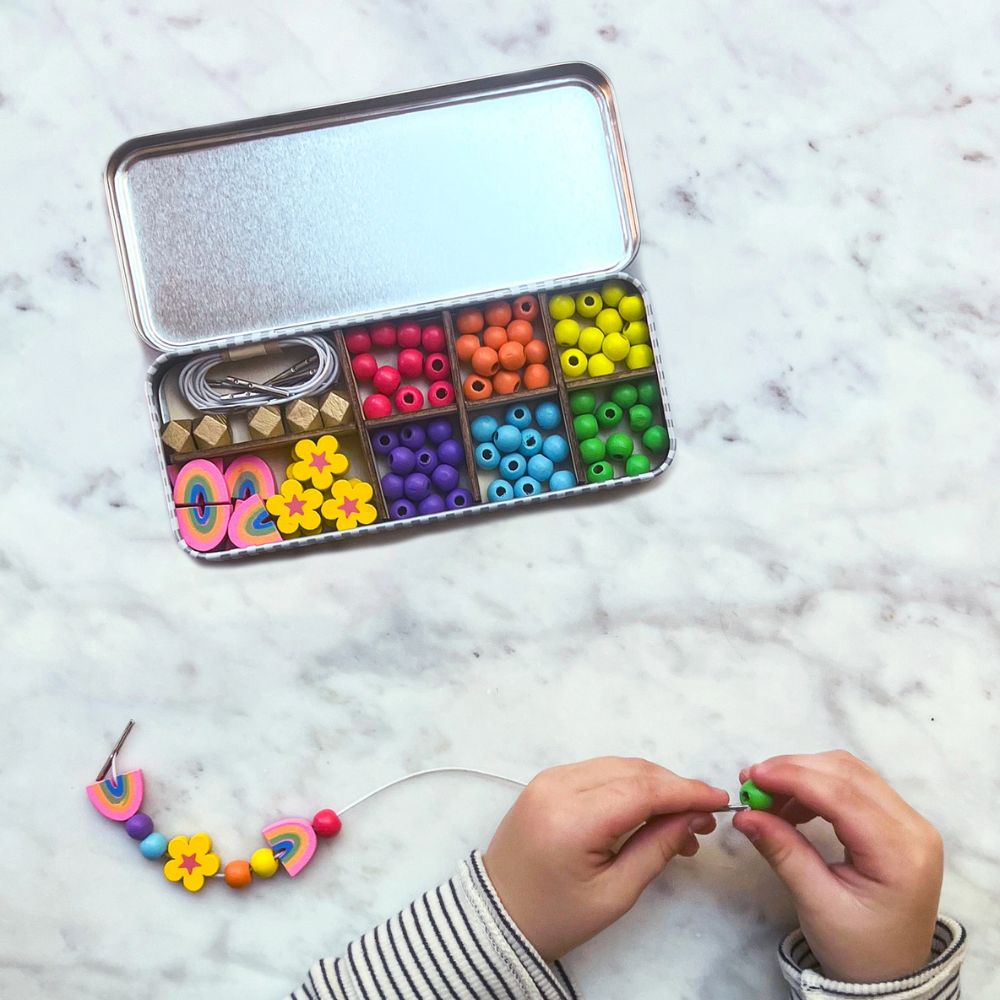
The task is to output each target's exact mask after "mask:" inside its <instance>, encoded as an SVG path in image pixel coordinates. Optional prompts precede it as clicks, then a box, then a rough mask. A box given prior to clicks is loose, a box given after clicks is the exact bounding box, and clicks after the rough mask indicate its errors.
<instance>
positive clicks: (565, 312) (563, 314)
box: [549, 295, 576, 320]
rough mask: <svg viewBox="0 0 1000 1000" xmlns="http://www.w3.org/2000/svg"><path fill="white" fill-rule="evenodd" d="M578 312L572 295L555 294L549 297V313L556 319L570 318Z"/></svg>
mask: <svg viewBox="0 0 1000 1000" xmlns="http://www.w3.org/2000/svg"><path fill="white" fill-rule="evenodd" d="M575 312H576V303H575V302H574V301H573V296H572V295H553V296H552V298H551V299H549V315H550V316H551V317H552V318H553V319H555V320H560V319H569V318H570V316H572V315H573V313H575Z"/></svg>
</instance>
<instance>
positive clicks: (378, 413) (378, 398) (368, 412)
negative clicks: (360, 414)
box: [361, 392, 392, 420]
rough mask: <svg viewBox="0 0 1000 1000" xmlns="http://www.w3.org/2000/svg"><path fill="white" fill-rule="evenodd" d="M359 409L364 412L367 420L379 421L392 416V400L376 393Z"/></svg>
mask: <svg viewBox="0 0 1000 1000" xmlns="http://www.w3.org/2000/svg"><path fill="white" fill-rule="evenodd" d="M361 409H362V410H364V411H365V416H366V417H367V418H368V419H369V420H379V419H381V418H382V417H388V416H390V415H391V414H392V400H391V399H390V398H389V397H388V396H383V395H382V393H380V392H376V393H374V394H373V395H371V396H369V397H368V398H367V399H366V400H365V401H364V402H363V403H362V404H361Z"/></svg>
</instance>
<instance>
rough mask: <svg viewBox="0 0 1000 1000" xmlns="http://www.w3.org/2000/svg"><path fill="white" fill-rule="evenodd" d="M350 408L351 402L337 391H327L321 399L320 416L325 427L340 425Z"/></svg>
mask: <svg viewBox="0 0 1000 1000" xmlns="http://www.w3.org/2000/svg"><path fill="white" fill-rule="evenodd" d="M350 409H351V404H350V403H349V402H348V401H347V400H346V399H344V397H343V396H339V395H337V393H335V392H328V393H326V394H325V395H324V396H323V397H322V398H321V399H320V401H319V416H320V420H322V421H323V426H324V427H339V426H340V425H341V424H342V423H343V422H344V421H345V420H346V419H347V414H348V412H349V411H350Z"/></svg>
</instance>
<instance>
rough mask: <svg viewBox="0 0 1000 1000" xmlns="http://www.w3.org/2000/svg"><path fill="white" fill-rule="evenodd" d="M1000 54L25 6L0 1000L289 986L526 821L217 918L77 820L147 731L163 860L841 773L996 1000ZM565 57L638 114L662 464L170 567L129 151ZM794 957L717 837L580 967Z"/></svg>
mask: <svg viewBox="0 0 1000 1000" xmlns="http://www.w3.org/2000/svg"><path fill="white" fill-rule="evenodd" d="M998 33H1000V23H998V21H997V17H996V12H995V9H994V7H993V5H991V4H988V3H986V2H972V3H965V4H961V5H954V4H945V3H943V2H941V0H933V2H924V3H921V4H919V5H914V4H909V3H904V2H903V0H873V2H871V3H865V4H828V3H809V4H803V3H794V2H790V0H789V2H784V3H779V4H772V5H767V6H766V7H765V6H761V5H756V6H755V5H747V4H743V3H738V2H735V0H717V2H716V0H713V2H708V3H694V2H683V3H677V4H670V5H666V4H660V3H653V2H641V0H638V2H633V3H631V4H627V5H626V4H614V3H588V4H571V3H568V2H562V3H547V2H541V3H525V2H520V0H513V2H510V3H506V4H503V5H488V6H487V5H483V6H482V7H481V8H478V9H470V10H466V9H465V8H462V12H461V13H459V5H455V4H451V3H443V2H441V0H430V2H427V3H420V4H395V3H387V2H383V0H354V2H351V3H348V4H326V5H306V4H301V5H298V4H287V5H280V10H279V6H278V5H268V4H245V3H241V4H236V3H219V4H211V5H209V4H200V3H198V2H196V0H193V2H189V3H187V4H183V3H180V2H179V0H167V2H153V3H149V4H142V5H139V4H133V5H131V6H123V5H104V4H96V3H86V2H83V3H72V4H71V3H66V2H62V0H56V2H54V3H51V4H48V5H45V6H42V7H39V6H37V5H34V4H27V3H9V4H6V5H4V6H3V8H2V10H0V37H2V38H3V39H4V40H5V42H6V44H5V46H4V58H3V60H2V66H0V123H2V134H3V153H2V156H0V199H2V205H3V218H4V222H5V237H6V238H5V239H4V240H3V242H2V244H0V315H2V316H3V325H2V328H3V336H4V340H3V354H2V357H3V363H2V366H0V399H2V400H3V410H2V412H3V419H2V420H0V459H2V468H3V475H2V477H0V495H2V497H3V512H4V517H3V519H2V522H0V663H2V671H3V682H4V683H3V695H2V707H0V726H2V735H3V747H4V750H5V753H4V755H3V762H2V763H0V769H2V779H3V780H2V787H3V789H4V792H3V800H2V801H3V806H4V810H3V811H4V820H3V822H2V824H0V844H2V846H3V849H4V855H5V858H6V864H5V872H4V878H3V889H2V890H0V898H2V901H3V904H2V905H0V993H2V994H3V995H4V996H17V997H25V998H32V997H42V996H46V997H66V998H68V997H74V998H86V1000H90V998H95V1000H97V998H100V1000H117V998H124V997H131V996H134V995H136V994H141V995H144V996H147V997H150V998H170V1000H189V998H190V1000H195V998H199V1000H200V998H203V997H205V996H209V995H211V993H212V991H213V990H216V989H218V990H219V991H220V995H223V996H245V997H273V996H278V995H280V994H281V993H283V992H284V991H285V990H286V989H288V988H289V987H290V986H291V985H292V984H293V983H294V982H295V981H296V980H297V978H298V977H300V976H301V975H302V974H303V973H304V971H305V969H306V968H307V966H308V965H309V963H310V962H311V961H312V960H313V959H314V958H315V957H317V956H319V955H321V954H328V953H331V952H332V951H335V950H336V949H337V948H338V947H339V946H340V944H342V943H343V942H344V941H345V940H347V938H348V937H349V936H350V935H352V934H354V933H356V932H359V931H361V930H363V929H365V928H366V927H368V926H370V925H371V924H372V923H374V922H375V921H377V920H378V919H379V918H381V917H383V916H384V915H386V914H387V913H388V912H389V911H390V910H392V909H393V908H394V907H396V906H399V905H400V904H402V903H405V902H406V901H407V900H408V899H409V898H410V897H411V896H412V895H413V894H415V893H417V892H418V891H420V890H422V889H424V888H426V887H427V886H428V885H429V884H431V883H432V882H433V881H434V880H437V879H439V878H442V877H444V876H446V875H447V874H449V872H450V870H451V868H452V865H453V862H454V861H455V859H457V858H458V857H459V856H461V855H462V854H463V853H464V852H466V851H467V850H469V849H470V848H472V847H474V846H478V845H483V844H484V843H485V842H486V840H487V839H488V837H489V835H490V833H491V832H492V829H493V827H494V825H495V823H496V821H497V819H498V818H499V817H500V815H501V814H502V813H503V811H504V809H505V808H506V806H507V805H508V804H509V802H510V800H511V793H510V792H509V790H508V789H506V788H504V787H494V786H493V785H490V784H488V783H485V782H478V781H476V780H475V779H464V778H460V777H454V776H442V777H439V778H428V779H426V780H425V781H424V782H423V783H415V784H413V785H411V786H404V787H402V788H400V789H398V790H396V791H394V792H392V793H390V794H388V795H386V796H384V797H382V798H380V799H376V800H374V801H372V802H371V803H370V804H368V805H366V806H365V807H364V808H360V809H358V810H357V812H356V813H352V814H351V815H350V817H349V819H350V821H349V822H348V823H347V824H346V827H345V830H344V833H343V835H342V837H341V838H340V839H339V840H338V841H337V842H335V844H334V845H333V846H331V847H330V848H328V849H324V850H322V851H321V853H320V855H319V856H318V857H317V859H316V860H315V861H314V862H313V863H312V865H311V866H310V868H309V869H308V870H307V872H306V873H305V874H304V875H303V876H301V877H300V879H298V880H296V881H295V882H292V883H289V882H288V881H287V880H281V881H280V883H279V880H277V879H276V880H275V881H274V882H272V883H268V884H261V885H256V886H255V887H254V888H253V889H252V891H250V892H248V893H246V894H243V895H239V896H237V895H235V894H233V893H231V892H229V891H228V890H226V889H225V888H224V887H223V886H212V887H211V888H212V889H213V890H216V891H211V892H207V891H206V892H204V893H202V894H201V895H200V896H198V897H192V896H189V895H188V894H186V893H184V892H183V891H181V890H179V889H177V888H176V887H172V886H168V885H167V884H166V883H165V882H164V881H163V879H162V877H161V875H160V874H159V868H158V866H156V865H150V864H148V863H146V862H144V861H143V860H142V859H141V858H140V857H139V856H138V853H137V852H136V851H135V850H134V849H133V848H132V846H131V844H130V842H129V841H128V840H127V838H125V837H124V836H123V835H122V834H121V832H120V831H118V830H116V829H114V828H113V827H111V826H110V825H109V824H107V823H106V822H105V821H103V820H101V819H100V818H99V817H98V816H96V814H94V813H93V812H92V811H91V810H90V808H89V806H88V805H87V802H86V800H85V798H84V796H83V792H82V788H83V785H84V784H85V783H86V782H87V781H88V780H90V779H91V777H92V774H93V772H94V771H95V770H96V768H97V767H98V765H99V764H100V762H101V760H102V759H103V757H104V754H105V753H106V752H107V749H108V746H109V744H110V742H111V741H112V740H113V739H114V737H115V736H116V735H117V733H118V732H119V730H120V728H121V726H122V725H123V724H124V722H125V720H126V719H128V718H129V717H131V716H134V717H135V718H137V720H138V722H139V725H138V728H137V730H136V732H135V733H134V734H133V736H132V738H131V739H130V741H129V744H128V748H127V754H126V756H125V758H124V761H123V763H125V764H126V765H128V766H139V767H142V768H143V769H144V770H145V773H146V776H147V781H148V791H147V803H148V806H149V809H150V811H151V812H152V813H153V815H154V816H155V817H156V819H157V822H158V824H159V825H160V827H161V828H162V829H165V830H167V831H171V832H187V833H193V832H195V831H196V830H198V829H202V828H204V829H206V830H208V831H209V832H210V833H211V834H212V836H213V837H214V839H215V842H216V844H217V846H218V847H219V849H220V851H221V852H222V853H223V854H224V855H225V856H228V857H232V856H234V855H237V854H238V853H242V852H245V851H247V850H249V849H251V848H252V847H253V846H256V844H257V842H258V833H257V831H258V830H259V828H260V826H261V825H262V824H263V823H264V822H266V821H268V820H270V819H272V818H274V817H276V816H278V815H280V814H282V813H286V812H291V813H301V812H309V811H311V810H314V809H316V808H319V807H320V806H322V805H327V804H328V805H332V806H334V807H336V806H337V805H338V804H343V803H344V802H346V801H348V800H350V799H352V798H354V797H355V796H356V795H358V794H360V793H362V792H364V791H365V790H367V789H368V788H370V787H372V786H374V785H376V784H379V783H381V782H382V781H383V780H386V779H388V778H391V777H394V776H396V775H397V774H399V773H402V772H403V771H407V770H412V769H416V768H421V767H427V766H432V765H435V764H455V763H458V764H471V765H474V766H480V767H486V768H492V769H497V770H500V771H504V772H508V773H511V774H513V775H516V776H523V777H527V776H528V775H530V774H532V773H533V772H534V771H536V770H537V769H539V768H541V767H543V766H545V765H546V764H549V763H553V762H559V761H563V760H567V759H573V758H581V757H584V756H587V755H590V754H595V753H601V752H616V753H638V754H644V755H647V756H650V757H652V758H654V759H657V760H660V761H663V762H665V763H667V764H669V765H670V766H672V767H674V768H675V769H677V770H679V771H682V772H685V773H689V774H696V775H701V776H704V777H706V778H708V779H710V780H712V781H715V782H719V783H723V784H726V785H727V786H729V787H732V788H734V790H735V785H736V775H737V771H738V769H739V767H740V766H741V765H743V764H745V763H747V762H750V761H752V760H754V759H758V758H760V757H761V756H763V755H767V754H771V753H774V752H784V751H796V750H814V749H821V748H827V747H831V746H837V745H842V746H847V747H849V748H851V749H853V750H855V751H856V752H857V753H859V754H860V755H862V756H864V757H866V758H868V759H869V760H871V761H872V762H873V763H875V764H876V765H877V766H879V767H880V768H881V769H883V770H884V771H885V772H886V773H887V774H888V775H890V776H891V778H892V780H893V781H894V782H895V784H896V785H897V786H898V787H899V788H900V790H901V791H902V792H903V794H904V795H906V796H908V797H909V798H910V799H911V800H912V801H914V802H915V803H916V804H918V805H919V806H920V807H922V808H923V809H924V810H925V811H926V812H927V813H928V814H929V815H930V816H931V817H932V818H933V819H934V821H935V822H936V823H937V824H938V825H939V826H940V827H941V829H942V830H943V832H944V834H945V837H946V841H947V848H948V873H947V880H946V884H945V892H944V899H945V902H944V905H945V908H946V910H947V911H948V912H950V913H952V914H954V915H955V916H957V917H959V918H961V919H963V920H965V921H966V922H967V923H968V924H969V927H970V931H971V935H972V936H971V951H970V956H969V960H968V963H967V966H966V972H965V983H966V992H967V994H968V995H969V996H979V997H986V996H991V995H993V994H994V993H996V992H997V991H998V989H1000V973H998V971H997V969H998V968H1000V961H998V957H1000V931H998V929H997V928H998V927H1000V860H998V859H1000V843H998V836H997V833H996V802H997V799H998V797H1000V767H998V763H997V756H998V755H997V746H998V745H1000V727H998V721H997V720H998V716H997V684H996V676H997V663H998V652H1000V649H998V647H1000V641H998V637H1000V629H998V624H1000V623H998V584H1000V559H998V556H1000V551H998V541H997V526H998V525H1000V509H998V506H1000V505H998V499H997V498H998V495H1000V492H998V489H997V486H998V472H1000V433H998V430H997V372H998V370H1000V335H998V331H1000V292H998V287H1000V286H998V277H997V275H998V261H1000V228H998V226H997V223H996V206H997V204H998V203H1000V172H998V162H1000V124H998V117H997V106H998V103H1000V80H998V77H997V71H996V58H995V54H996V48H997V41H998ZM576 59H586V60H589V61H592V62H594V63H596V64H597V65H599V66H601V67H602V68H603V69H604V70H605V71H607V72H608V74H609V75H610V76H611V78H612V80H613V82H614V84H615V87H616V90H617V94H618V99H619V102H620V105H621V110H622V115H623V124H624V129H625V135H626V139H627V142H628V145H629V151H630V158H631V166H632V171H633V175H634V181H635V186H636V191H637V196H638V203H639V212H640V218H641V221H642V229H643V246H642V250H641V252H640V271H641V273H642V275H643V277H644V279H645V280H646V281H647V283H648V284H649V286H650V289H651V293H652V296H653V302H654V306H655V308H656V313H657V318H658V325H659V327H660V329H661V331H662V337H663V341H664V343H663V351H664V361H665V364H666V367H667V372H668V377H669V382H670V390H671V397H672V402H673V406H674V416H675V420H676V422H677V427H678V434H679V439H680V440H679V451H678V457H677V461H676V463H675V465H674V468H673V470H672V471H671V473H670V474H669V475H668V476H666V477H665V478H663V479H661V480H658V481H657V482H656V483H655V484H654V485H652V486H651V487H650V488H648V489H642V490H632V491H622V492H616V493H613V494H612V495H611V496H609V497H605V498H600V499H598V500H596V501H593V502H590V503H572V504H570V503H567V504H559V505H552V506H551V507H542V508H538V509H534V510H532V511H530V512H524V513H519V514H516V515H511V516H503V517H494V518H492V519H481V520H480V519H476V520H472V521H470V522H469V523H468V525H466V526H460V527H448V528H447V529H444V530H439V531H431V532H422V533H416V532H414V533H410V534H407V533H400V534H395V535H392V536H390V537H389V538H388V539H386V540H384V541H375V542H373V543H371V544H366V545H356V546H351V547H344V548H340V549H332V548H331V549H321V550H317V551H315V552H312V553H309V554H306V555H303V556H298V557H290V558H284V559H275V560H267V561H253V562H249V563H246V564H234V565H229V566H220V567H206V566H203V565H199V564H197V563H195V562H193V561H192V560H190V559H188V558H186V557H185V556H183V555H182V554H181V553H180V551H179V550H178V549H177V548H176V547H175V545H174V544H173V542H172V541H171V538H170V534H169V531H168V526H167V523H166V518H165V514H164V511H163V509H162V497H161V494H160V486H159V481H158V477H157V472H156V463H155V460H154V453H153V445H152V441H151V439H150V434H149V429H148V426H147V418H146V414H145V410H144V400H143V371H144V368H145V365H146V362H147V358H146V356H145V355H144V353H143V351H142V350H141V349H140V346H139V344H138V342H137V340H136V339H135V337H134V336H133V334H132V332H131V330H130V327H129V322H128V318H127V313H126V309H125V306H124V302H123V296H122V293H121V289H120V286H119V279H118V273H117V267H116V263H115V259H114V252H113V248H112V244H111V239H110V235H109V228H108V225H107V221H106V218H105V209H104V204H103V197H102V190H101V171H102V168H103V165H104V161H105V159H106V157H107V155H108V154H109V153H110V151H111V150H112V149H113V148H115V146H117V145H118V143H119V142H121V141H122V140H123V139H126V138H128V137H130V136H132V135H136V134H140V133H144V132H154V131H161V130H165V129H171V128H179V127H184V126H189V125H194V124H200V123H210V122H214V121H221V120H229V119H234V118H239V117H245V116H249V115H257V114H264V113H269V112H276V111H281V110H285V109H289V108H296V107H307V106H313V105H320V104H326V103H331V102H335V101H341V100H349V99H354V98H360V97H364V96H368V95H371V94H377V93H383V92H386V91H392V90H400V89H408V88H412V87H416V86H421V85H426V84H432V83H439V82H445V81H449V80H453V79H461V78H464V77H471V76H478V75H484V74H488V73H497V72H505V71H509V70H514V69H520V68H524V67H528V66H532V65H537V64H541V63H547V62H556V61H562V60H576ZM505 138H507V139H509V141H519V142H520V141H523V142H530V139H531V137H530V136H526V137H525V136H512V137H505ZM488 222H489V220H483V238H484V239H487V238H489V237H488V225H487V223H488ZM790 920H791V911H790V907H789V905H788V902H787V899H786V898H785V896H784V895H783V893H782V892H781V890H780V888H779V887H778V886H777V884H776V883H775V881H774V879H773V878H772V877H771V875H770V872H769V871H768V870H767V869H766V868H765V867H764V865H763V864H762V862H761V861H759V859H758V858H757V857H756V855H755V854H754V853H753V852H752V851H751V850H750V849H749V847H748V845H746V844H745V843H744V842H743V841H742V839H741V838H739V837H738V836H736V835H735V834H733V833H732V831H731V830H729V828H728V825H727V824H726V823H725V821H724V822H723V824H722V831H721V832H720V834H718V835H717V836H716V837H715V838H713V839H712V840H710V841H709V843H708V844H707V845H706V847H705V848H703V850H702V852H701V854H700V855H699V857H698V858H697V859H696V860H694V861H681V862H678V863H677V864H675V865H673V866H671V868H670V869H669V871H668V874H667V875H666V876H665V877H664V878H663V879H662V880H661V881H660V882H658V883H657V885H656V886H655V887H654V889H653V890H652V891H651V892H650V893H649V894H648V895H647V896H646V897H645V898H644V899H643V901H642V902H641V904H640V905H639V907H637V909H636V911H635V912H634V913H632V914H631V915H630V916H629V917H627V918H626V919H625V920H624V921H622V923H621V924H620V925H619V926H617V927H616V928H614V929H612V930H611V931H609V932H608V933H607V934H605V935H604V936H602V937H601V938H600V939H598V940H596V941H595V942H593V943H592V944H591V945H589V946H587V947H585V948H583V949H581V950H580V951H579V952H578V953H577V954H576V955H575V956H573V958H572V960H571V963H570V964H571V968H572V969H573V971H574V972H575V973H576V975H577V977H578V979H579V980H580V982H581V984H582V985H583V987H584V989H585V991H586V993H587V995H588V996H591V997H608V996H635V997H650V998H654V997H663V996H669V997H672V998H685V1000H688V998H691V1000H693V998H695V997H702V996H712V997H713V998H714V997H719V998H724V1000H727V998H734V1000H735V998H737V997H739V998H743V997H758V996H760V997H764V996H777V995H779V983H778V977H777V971H776V969H775V966H774V961H773V954H772V949H773V946H774V944H775V943H776V941H777V939H778V937H779V935H780V934H781V933H782V932H783V931H784V930H785V929H787V927H788V925H789V923H790ZM709 976H711V977H712V985H711V987H708V986H707V985H706V984H707V982H708V977H709ZM720 976H721V977H724V980H725V985H720V980H719V977H720Z"/></svg>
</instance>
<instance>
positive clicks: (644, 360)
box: [625, 344, 653, 371]
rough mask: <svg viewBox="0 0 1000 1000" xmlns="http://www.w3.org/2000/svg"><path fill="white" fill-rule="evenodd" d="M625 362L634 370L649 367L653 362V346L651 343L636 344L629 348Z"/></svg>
mask: <svg viewBox="0 0 1000 1000" xmlns="http://www.w3.org/2000/svg"><path fill="white" fill-rule="evenodd" d="M625 364H626V366H627V367H628V368H631V369H632V370H633V371H634V370H635V369H636V368H649V367H650V366H651V365H652V364H653V348H652V347H650V346H649V344H636V345H635V347H633V348H631V349H630V350H629V352H628V357H627V358H626V359H625Z"/></svg>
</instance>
